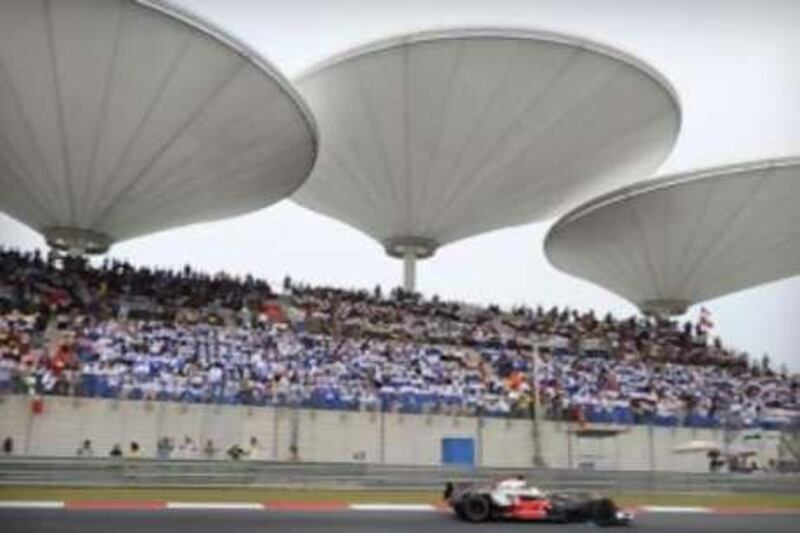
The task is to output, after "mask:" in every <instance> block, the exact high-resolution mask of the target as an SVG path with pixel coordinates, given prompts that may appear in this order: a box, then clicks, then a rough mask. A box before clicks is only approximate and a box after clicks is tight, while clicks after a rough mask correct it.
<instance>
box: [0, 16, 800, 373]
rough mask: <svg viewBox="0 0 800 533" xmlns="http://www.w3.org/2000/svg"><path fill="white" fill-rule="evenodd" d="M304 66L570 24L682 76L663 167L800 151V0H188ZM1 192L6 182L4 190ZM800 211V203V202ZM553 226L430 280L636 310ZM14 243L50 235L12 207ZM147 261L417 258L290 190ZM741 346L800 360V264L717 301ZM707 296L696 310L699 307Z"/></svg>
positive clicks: (180, 236) (461, 245)
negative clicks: (547, 249)
mask: <svg viewBox="0 0 800 533" xmlns="http://www.w3.org/2000/svg"><path fill="white" fill-rule="evenodd" d="M179 3H180V4H182V5H184V6H185V7H187V8H189V9H192V10H195V11H196V12H198V13H199V14H201V15H202V16H204V17H206V18H208V19H210V20H213V21H214V22H215V23H217V24H218V25H220V26H222V27H223V28H225V29H226V30H228V31H229V32H231V33H232V34H234V35H236V36H237V37H239V38H240V39H242V40H244V41H246V42H248V43H249V44H250V45H251V46H252V47H253V48H255V49H256V50H257V51H259V52H261V53H262V54H263V55H264V56H265V57H266V58H267V59H269V60H270V61H271V62H272V63H273V64H274V65H276V66H277V67H279V68H280V69H282V70H283V72H284V73H285V74H286V75H287V76H289V77H292V76H293V75H296V74H297V73H299V72H301V71H302V70H304V69H305V68H307V67H309V66H311V65H313V64H314V63H315V62H317V61H319V60H321V59H323V58H325V57H326V56H328V55H331V54H334V53H337V52H340V51H342V50H345V49H348V48H350V47H353V46H356V45H358V44H360V43H363V42H365V41H369V40H374V39H379V38H382V37H385V36H388V35H394V34H399V33H405V32H409V31H415V30H422V29H433V28H442V27H453V26H464V25H480V26H496V25H498V26H502V25H505V26H515V27H525V28H537V29H547V30H556V31H563V32H567V33H573V34H578V35H582V36H585V37H588V38H592V39H596V40H599V41H601V42H605V43H608V44H610V45H613V46H615V47H618V48H622V49H624V50H627V51H629V52H631V53H632V54H634V55H636V56H639V57H641V58H642V59H644V60H645V61H647V62H649V63H650V64H652V65H654V66H655V67H656V68H658V69H659V70H660V71H661V72H662V73H663V74H664V75H665V76H666V77H667V78H669V79H670V80H671V81H672V83H673V85H674V86H675V87H676V89H677V91H678V93H679V95H680V98H681V103H682V108H683V129H682V131H681V134H680V136H679V139H678V143H677V145H676V147H675V150H674V152H673V153H672V155H671V156H670V158H669V159H668V160H667V161H666V162H665V164H664V165H663V167H662V168H661V170H660V171H659V174H666V173H671V172H673V171H677V170H685V169H691V168H696V167H702V166H709V165H716V164H724V163H729V162H732V161H741V160H749V159H762V158H771V157H778V156H784V155H800V98H799V97H798V95H800V2H798V1H793V0H787V1H784V2H777V1H774V2H770V1H752V2H735V1H722V0H720V1H700V0H688V1H677V0H676V1H667V0H665V1H658V2H655V1H634V0H629V1H601V0H592V1H588V0H587V1H583V2H575V1H569V0H557V1H536V0H515V1H512V0H438V1H437V0H425V1H416V0H396V1H394V2H389V1H382V0H361V1H354V0H349V1H346V0H283V1H274V0H180V2H179ZM0 193H1V192H0ZM797 208H798V209H800V206H798V207H797ZM548 226H549V223H543V224H533V225H527V226H522V227H517V228H511V229H507V230H502V231H496V232H493V233H490V234H485V235H482V236H479V237H475V238H472V239H468V240H464V241H460V242H457V243H454V244H453V245H451V246H447V247H445V248H443V249H441V250H439V251H438V252H437V254H436V256H435V257H434V258H433V259H431V260H429V261H426V262H423V263H421V264H420V266H419V273H418V285H419V289H420V290H421V291H422V292H423V293H425V294H427V295H431V294H439V295H441V296H444V297H448V298H455V299H459V300H465V301H472V302H496V303H500V304H506V305H509V304H515V303H526V304H529V305H537V304H543V305H546V306H549V305H570V306H573V307H578V308H580V309H595V310H596V311H599V312H605V311H607V310H610V311H613V312H615V313H619V314H623V315H626V314H630V313H633V312H635V309H634V308H633V306H631V305H630V304H628V303H627V302H625V301H624V300H622V299H620V298H618V297H616V296H614V295H613V294H611V293H609V292H607V291H605V290H603V289H600V288H597V287H595V286H593V285H591V284H589V283H586V282H582V281H580V280H576V279H574V278H571V277H569V276H567V275H564V274H561V273H559V272H558V271H556V270H555V269H554V268H552V267H551V266H550V265H549V264H548V263H547V261H546V259H545V258H544V255H543V253H542V241H543V238H544V235H545V233H546V231H547V228H548ZM0 243H3V244H4V245H12V246H17V247H24V248H33V247H37V246H38V247H44V241H43V240H42V239H41V238H40V237H39V236H38V235H37V234H35V233H33V232H32V231H30V230H28V229H27V228H25V227H24V226H22V225H20V224H18V223H16V222H15V221H13V220H11V219H9V218H7V217H5V216H3V215H0ZM111 255H112V256H114V257H119V258H126V259H130V260H132V261H133V262H135V263H137V264H145V265H161V266H181V265H183V264H185V263H191V264H193V265H196V266H198V267H201V268H202V269H205V270H208V271H218V270H225V271H228V272H234V273H247V272H251V273H253V274H256V275H258V276H261V277H266V278H268V279H270V280H279V279H281V278H282V277H283V275H284V274H286V273H289V274H290V275H291V276H292V277H294V278H296V279H302V280H306V281H311V282H314V283H325V284H331V285H337V286H344V287H373V286H374V285H376V284H381V285H383V286H384V287H386V288H389V287H392V286H394V285H396V284H398V283H399V281H400V275H401V265H400V263H399V262H397V261H395V260H392V259H389V258H387V257H386V256H385V255H384V254H383V251H382V248H381V247H380V246H379V245H378V244H377V243H375V242H373V241H372V240H371V239H369V238H368V237H366V236H364V235H363V234H361V233H359V232H358V231H357V230H354V229H352V228H350V227H348V226H345V225H343V224H341V223H338V222H335V221H333V220H331V219H328V218H325V217H322V216H319V215H316V214H314V213H311V212H309V211H306V210H304V209H302V208H300V207H298V206H296V205H295V204H292V203H291V202H288V201H285V202H282V203H280V204H278V205H276V206H273V207H271V208H268V209H265V210H262V211H260V212H257V213H254V214H251V215H246V216H242V217H238V218H235V219H231V220H227V221H223V222H217V223H213V224H201V225H195V226H191V227H186V228H182V229H176V230H172V231H166V232H162V233H159V234H155V235H152V236H149V237H143V238H139V239H135V240H132V241H129V242H124V243H121V244H119V245H116V246H115V247H114V248H113V249H112V252H111ZM705 305H706V307H708V308H709V309H710V310H711V311H712V312H713V314H714V320H715V322H716V324H717V333H718V334H719V335H721V336H722V338H723V340H725V341H726V343H727V344H730V345H733V346H736V347H738V348H740V349H744V350H748V351H749V352H750V353H751V354H756V355H761V354H762V353H764V352H765V351H766V352H769V353H770V354H771V355H772V357H773V359H775V360H776V361H778V362H785V363H787V364H788V365H789V367H790V368H793V369H795V370H800V357H799V356H800V348H799V347H800V276H796V277H794V278H791V279H788V280H784V281H780V282H776V283H772V284H769V285H765V286H761V287H757V288H755V289H751V290H747V291H743V292H740V293H737V294H734V295H730V296H727V297H725V298H719V299H716V300H713V301H710V302H707V303H706V304H705ZM696 313H697V308H694V309H692V310H691V311H690V316H695V315H696Z"/></svg>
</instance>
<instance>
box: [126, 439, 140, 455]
mask: <svg viewBox="0 0 800 533" xmlns="http://www.w3.org/2000/svg"><path fill="white" fill-rule="evenodd" d="M128 457H129V458H130V459H141V458H142V449H141V447H140V446H139V443H138V442H136V441H135V440H134V441H131V444H130V449H129V451H128Z"/></svg>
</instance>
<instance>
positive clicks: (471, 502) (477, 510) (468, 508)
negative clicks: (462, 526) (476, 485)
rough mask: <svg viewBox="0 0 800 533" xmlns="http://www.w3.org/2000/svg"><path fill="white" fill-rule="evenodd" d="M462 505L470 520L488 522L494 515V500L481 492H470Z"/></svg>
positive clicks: (466, 518) (465, 516) (466, 517)
mask: <svg viewBox="0 0 800 533" xmlns="http://www.w3.org/2000/svg"><path fill="white" fill-rule="evenodd" d="M461 505H462V511H461V512H462V514H463V516H464V519H465V520H467V521H468V522H486V521H487V520H489V517H491V515H492V502H491V501H489V498H488V497H487V496H484V495H481V494H470V495H469V496H467V497H465V498H464V502H463V503H462V504H461Z"/></svg>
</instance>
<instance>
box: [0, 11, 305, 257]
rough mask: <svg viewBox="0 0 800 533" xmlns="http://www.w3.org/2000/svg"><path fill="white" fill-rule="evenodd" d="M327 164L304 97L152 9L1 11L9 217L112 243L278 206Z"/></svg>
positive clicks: (0, 96) (0, 162)
mask: <svg viewBox="0 0 800 533" xmlns="http://www.w3.org/2000/svg"><path fill="white" fill-rule="evenodd" d="M315 155H316V131H315V126H314V124H313V122H312V119H311V116H310V114H309V113H308V111H307V110H306V109H305V108H304V104H302V102H301V101H300V99H299V98H298V97H297V96H296V94H295V93H294V91H293V89H291V87H290V86H289V84H288V83H287V82H286V81H285V80H284V79H283V78H282V77H281V75H280V74H279V73H277V72H276V71H275V69H274V68H272V67H271V66H270V65H269V64H267V63H266V62H265V61H264V60H263V59H261V58H259V57H258V56H257V55H255V54H254V53H252V52H251V51H250V50H248V49H247V48H246V47H244V46H243V45H242V44H241V43H238V42H236V41H234V40H233V39H231V38H230V37H229V36H226V35H225V34H224V33H223V32H221V31H220V30H218V29H217V28H214V27H213V26H211V25H209V24H208V23H207V22H205V21H200V20H198V19H197V18H196V17H194V16H192V15H189V14H188V13H185V12H182V11H180V10H178V9H177V8H176V7H174V6H172V5H171V4H167V3H165V2H162V1H155V0H151V1H149V2H133V1H130V0H103V1H92V0H70V1H63V2H62V1H51V0H3V1H2V2H0V186H1V187H2V194H1V195H0V209H2V210H3V211H5V212H6V213H8V214H9V215H11V216H13V217H15V218H17V219H19V220H20V221H22V222H25V223H26V224H28V225H30V226H32V227H33V228H35V229H37V230H40V231H42V232H44V233H46V234H48V232H49V231H51V230H56V231H57V230H62V229H66V230H67V231H65V232H62V233H63V234H65V235H68V234H70V232H73V231H78V232H81V231H85V232H86V233H87V234H97V235H99V236H101V238H103V239H107V240H108V241H110V242H113V241H117V240H121V239H127V238H131V237H134V236H137V235H142V234H145V233H149V232H152V231H157V230H161V229H165V228H169V227H172V226H178V225H182V224H188V223H192V222H199V221H208V220H213V219H218V218H222V217H228V216H232V215H236V214H240V213H244V212H247V211H250V210H254V209H258V208H261V207H264V206H267V205H269V204H271V203H273V202H275V201H277V200H280V199H282V198H284V197H286V196H287V195H290V194H291V193H292V192H294V190H295V189H297V187H299V186H300V185H301V184H302V183H303V181H304V180H305V179H306V177H307V176H308V173H309V172H310V170H311V166H312V165H313V162H314V158H315Z"/></svg>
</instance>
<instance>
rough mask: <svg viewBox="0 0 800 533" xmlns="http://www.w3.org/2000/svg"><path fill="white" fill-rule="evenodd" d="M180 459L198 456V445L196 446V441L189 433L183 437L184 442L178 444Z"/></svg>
mask: <svg viewBox="0 0 800 533" xmlns="http://www.w3.org/2000/svg"><path fill="white" fill-rule="evenodd" d="M177 458H178V459H196V458H197V446H195V444H194V441H193V440H192V438H191V437H189V436H188V435H186V436H184V437H183V442H181V444H180V445H179V446H178V455H177Z"/></svg>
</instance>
